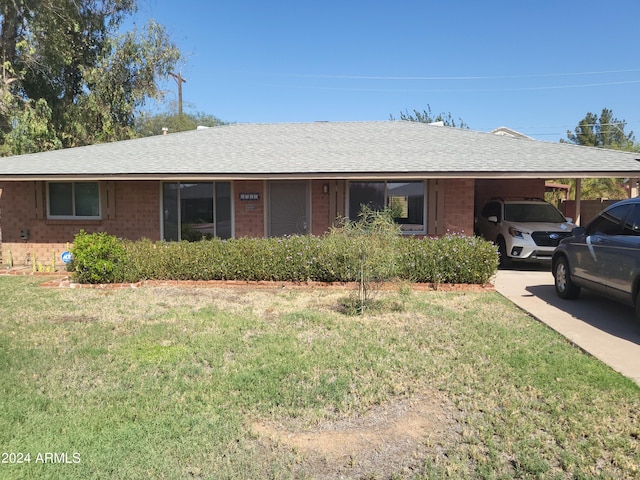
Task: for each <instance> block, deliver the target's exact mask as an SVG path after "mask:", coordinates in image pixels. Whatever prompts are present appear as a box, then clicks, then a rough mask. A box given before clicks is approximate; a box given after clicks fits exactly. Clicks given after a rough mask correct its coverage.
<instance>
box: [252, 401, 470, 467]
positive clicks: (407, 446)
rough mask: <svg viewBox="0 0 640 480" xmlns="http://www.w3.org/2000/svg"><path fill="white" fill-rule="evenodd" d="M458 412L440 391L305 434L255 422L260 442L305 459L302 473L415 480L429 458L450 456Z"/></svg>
mask: <svg viewBox="0 0 640 480" xmlns="http://www.w3.org/2000/svg"><path fill="white" fill-rule="evenodd" d="M457 417H458V411H457V410H456V408H455V407H454V406H453V404H452V403H451V401H450V400H449V399H447V398H446V397H445V396H444V394H442V393H440V392H424V393H422V394H420V395H417V396H413V397H411V398H404V399H400V400H396V401H394V402H392V403H389V404H386V405H381V406H376V407H373V408H371V409H370V410H369V411H368V412H366V413H365V414H364V415H361V416H356V417H349V418H344V419H339V420H335V421H327V422H324V423H322V424H320V425H318V426H316V427H314V428H312V429H304V430H300V429H297V428H296V427H295V426H294V427H291V426H290V427H283V426H281V425H275V424H271V423H265V422H255V423H254V424H253V425H252V428H253V431H254V432H255V433H257V434H258V435H259V441H261V442H263V444H264V443H266V444H267V445H270V446H276V445H277V446H284V447H285V448H289V449H291V450H292V451H293V452H295V453H296V454H297V455H299V456H300V458H301V461H300V462H299V464H298V467H297V468H298V469H300V470H301V472H300V473H303V474H304V475H305V476H310V477H312V478H318V479H334V478H389V477H390V476H392V475H403V476H404V475H407V476H410V475H411V474H412V473H415V471H416V469H419V468H420V467H421V466H422V465H424V462H425V460H426V459H427V458H429V457H431V458H434V459H435V458H437V457H439V456H442V455H444V452H445V449H446V447H445V445H446V444H450V442H452V441H454V437H456V436H457V435H458V429H457V423H458V420H457Z"/></svg>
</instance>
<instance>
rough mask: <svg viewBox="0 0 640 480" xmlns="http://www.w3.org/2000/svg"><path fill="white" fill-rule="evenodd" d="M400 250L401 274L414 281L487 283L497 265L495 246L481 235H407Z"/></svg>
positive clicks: (404, 277)
mask: <svg viewBox="0 0 640 480" xmlns="http://www.w3.org/2000/svg"><path fill="white" fill-rule="evenodd" d="M399 250H400V254H399V257H400V259H399V264H400V267H399V269H400V271H399V275H400V277H401V278H403V279H406V280H410V281H412V282H420V283H435V284H440V283H472V284H485V283H487V282H488V281H489V280H490V279H491V277H492V276H493V275H494V274H495V273H496V271H497V269H498V262H499V260H498V253H497V250H496V247H495V246H494V245H493V244H492V243H491V242H487V241H486V240H483V239H482V238H480V237H466V236H462V235H446V236H444V237H440V238H424V239H417V238H406V239H404V242H401V245H400V247H399Z"/></svg>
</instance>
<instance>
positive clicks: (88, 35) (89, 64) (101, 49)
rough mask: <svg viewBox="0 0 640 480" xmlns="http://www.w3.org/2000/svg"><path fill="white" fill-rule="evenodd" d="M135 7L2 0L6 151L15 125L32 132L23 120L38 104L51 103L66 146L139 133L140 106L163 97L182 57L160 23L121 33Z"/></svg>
mask: <svg viewBox="0 0 640 480" xmlns="http://www.w3.org/2000/svg"><path fill="white" fill-rule="evenodd" d="M135 11H136V2H135V0H0V17H1V18H0V28H1V31H0V59H1V60H2V81H1V82H0V94H2V96H3V98H2V99H3V100H4V101H3V107H0V135H1V136H2V138H1V140H3V143H4V144H5V148H4V150H5V152H4V153H5V154H6V153H7V148H8V147H7V145H8V142H7V136H9V135H10V134H11V132H12V131H13V130H14V129H15V128H16V127H20V131H21V132H23V134H28V132H29V131H30V128H28V127H26V126H24V125H21V122H25V121H29V119H30V118H32V116H30V115H27V114H26V113H28V112H27V111H28V109H29V108H32V109H33V108H35V106H36V104H37V105H39V107H38V108H39V111H40V112H41V113H42V112H45V111H46V109H47V108H48V109H49V110H50V115H49V120H48V122H49V127H48V128H49V130H50V132H51V133H53V136H54V137H55V138H57V139H59V140H60V144H59V145H61V146H65V147H68V146H76V145H84V144H89V143H95V142H102V141H110V140H117V139H121V138H129V137H131V136H133V135H134V134H135V130H134V128H133V126H134V116H135V112H136V110H137V109H138V108H140V107H141V106H142V105H143V104H144V103H145V101H146V100H148V99H150V98H159V97H160V96H161V91H160V89H159V88H158V85H157V82H158V81H159V80H160V79H161V78H162V77H163V76H166V75H168V73H169V72H171V71H172V70H173V69H174V68H175V65H176V63H177V62H178V60H179V58H180V52H179V50H178V49H177V47H176V46H175V45H174V44H173V43H172V42H171V41H170V40H169V38H168V36H167V34H166V32H165V30H164V28H163V27H162V26H160V25H158V24H155V23H153V22H151V23H150V24H149V25H148V26H147V27H146V28H145V29H142V30H134V31H132V32H127V33H124V34H122V35H120V34H119V33H118V32H119V29H120V28H121V26H122V21H123V20H124V19H125V18H126V17H127V16H130V15H132V14H133V13H135ZM7 95H8V96H7ZM43 101H44V102H45V104H46V108H44V109H43V107H44V105H43V104H42V102H43ZM45 117H46V116H45ZM45 117H42V115H40V116H39V119H42V118H45ZM47 145H48V146H47ZM57 145H58V144H57V143H56V142H53V143H46V142H45V144H41V145H40V148H55V147H56V146H57ZM32 147H33V148H38V142H35V143H34V144H33V145H32ZM9 153H15V152H9Z"/></svg>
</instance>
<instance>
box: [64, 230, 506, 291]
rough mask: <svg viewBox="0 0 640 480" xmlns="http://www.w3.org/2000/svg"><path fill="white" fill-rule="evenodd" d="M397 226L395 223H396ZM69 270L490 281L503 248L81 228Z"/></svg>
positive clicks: (348, 237)
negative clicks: (159, 238) (181, 237)
mask: <svg viewBox="0 0 640 480" xmlns="http://www.w3.org/2000/svg"><path fill="white" fill-rule="evenodd" d="M394 228H395V227H394ZM72 253H73V261H72V263H71V264H70V270H71V271H73V272H74V275H75V279H76V280H77V281H79V282H82V283H110V282H120V281H123V282H136V281H139V280H247V281H259V280H272V281H293V282H304V281H318V282H359V283H360V284H361V285H362V284H364V288H365V291H364V292H361V293H362V294H366V293H367V291H366V289H369V291H371V290H370V289H371V287H372V286H373V287H374V288H375V283H377V282H382V281H387V280H392V279H398V280H406V281H410V282H421V283H435V284H440V283H476V284H484V283H487V282H488V281H489V279H490V278H491V277H492V276H493V275H494V274H495V272H496V270H497V265H498V253H497V251H496V248H495V246H494V245H493V244H491V243H489V242H487V241H485V240H482V239H480V238H477V237H464V236H459V235H447V236H445V237H441V238H424V239H418V238H413V237H403V236H401V235H398V234H397V233H390V232H389V231H383V232H380V231H378V232H377V233H372V232H367V231H366V230H365V226H363V225H360V226H357V225H349V226H346V225H345V226H343V227H340V228H336V229H333V230H332V231H331V232H329V233H327V234H326V235H324V236H322V237H315V236H312V235H296V236H290V237H281V238H238V239H230V240H221V239H217V238H214V239H210V240H207V239H202V240H200V241H197V242H186V241H185V242H169V243H167V242H152V241H151V240H147V239H145V240H139V241H135V242H132V241H128V240H124V241H119V240H117V239H116V238H115V237H112V236H108V235H107V234H104V233H100V234H86V233H84V232H83V231H81V232H80V233H79V234H78V235H77V236H76V240H75V244H74V247H73V249H72Z"/></svg>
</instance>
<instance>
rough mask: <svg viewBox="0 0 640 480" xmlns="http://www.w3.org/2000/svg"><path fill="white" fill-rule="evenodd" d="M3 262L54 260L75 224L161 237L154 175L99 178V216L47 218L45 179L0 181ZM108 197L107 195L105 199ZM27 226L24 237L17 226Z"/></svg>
mask: <svg viewBox="0 0 640 480" xmlns="http://www.w3.org/2000/svg"><path fill="white" fill-rule="evenodd" d="M0 189H1V193H0V229H2V263H3V264H7V263H8V262H9V256H11V259H12V261H13V263H14V265H25V264H29V265H30V264H31V262H32V259H33V258H35V259H36V260H37V261H38V262H42V263H45V264H50V263H51V261H52V257H53V255H54V254H55V256H56V258H57V259H58V260H59V259H60V255H61V254H62V252H63V251H65V250H66V249H67V248H68V243H70V242H72V241H73V238H74V236H75V234H76V233H78V232H79V231H80V229H84V230H85V231H86V232H90V233H92V232H107V233H109V234H112V235H116V236H118V237H123V238H128V239H131V240H137V239H139V238H143V237H144V238H149V239H151V240H159V239H160V187H159V183H158V182H157V181H131V182H129V181H122V182H101V190H102V194H101V201H102V219H101V220H48V219H47V218H46V201H45V199H46V184H45V183H44V182H6V183H2V184H0ZM107 197H108V199H107ZM23 230H29V238H28V239H27V240H24V239H22V238H21V232H22V231H23Z"/></svg>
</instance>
